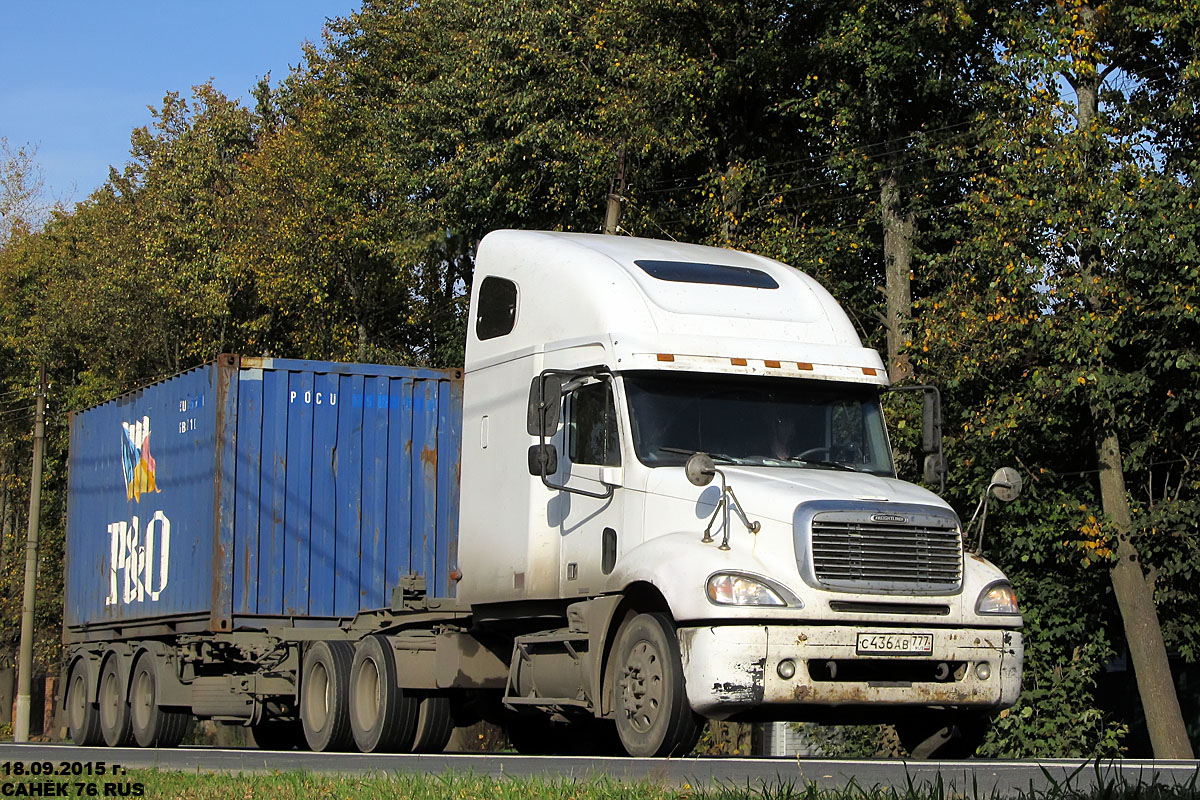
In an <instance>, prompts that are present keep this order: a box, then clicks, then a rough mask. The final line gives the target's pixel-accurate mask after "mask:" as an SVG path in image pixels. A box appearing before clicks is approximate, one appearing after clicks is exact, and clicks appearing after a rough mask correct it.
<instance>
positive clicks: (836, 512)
mask: <svg viewBox="0 0 1200 800" xmlns="http://www.w3.org/2000/svg"><path fill="white" fill-rule="evenodd" d="M469 327H470V330H469V332H468V337H467V346H466V362H465V370H464V399H463V436H462V442H463V444H462V461H461V496H462V498H463V500H462V503H461V506H460V520H459V533H458V536H459V543H458V555H457V572H456V574H457V575H458V580H457V586H456V596H457V603H458V604H459V606H460V607H470V609H471V611H472V614H473V617H474V619H475V624H476V625H477V626H479V627H481V628H482V629H485V630H486V629H487V628H488V627H489V626H490V627H493V628H495V629H497V630H506V631H509V632H510V633H511V634H512V635H513V636H514V642H515V649H514V655H513V664H512V666H511V672H510V677H509V681H508V687H507V689H506V691H505V704H506V705H508V706H509V707H510V708H512V709H515V710H520V711H529V710H533V709H536V710H540V711H542V712H547V711H548V712H550V713H552V714H554V715H555V716H556V717H558V718H561V719H565V720H569V719H571V718H572V717H573V716H574V715H577V714H580V713H583V714H585V715H589V716H593V717H596V718H600V719H611V720H613V721H614V722H615V727H616V731H617V734H618V735H619V738H620V741H621V744H622V745H623V746H624V748H625V749H626V750H627V751H628V752H630V753H631V754H634V755H668V754H671V753H679V752H684V751H686V750H688V749H690V747H691V746H692V744H694V742H695V737H696V736H697V735H698V731H699V723H700V721H701V720H703V719H706V718H707V719H732V720H817V721H825V722H843V723H848V722H878V721H885V722H895V723H897V726H898V730H900V731H901V734H902V736H903V737H906V738H907V741H908V742H911V744H910V747H911V748H918V747H931V746H935V745H945V744H947V743H952V742H954V741H960V742H962V743H963V744H964V745H968V746H969V745H970V744H973V743H972V742H971V739H972V736H973V732H974V731H977V730H980V728H979V726H978V721H979V719H980V718H981V717H982V716H983V715H986V714H988V713H991V712H993V711H995V710H997V709H1000V708H1003V707H1006V706H1009V705H1012V704H1013V703H1014V702H1015V701H1016V698H1017V694H1018V691H1019V686H1020V674H1021V662H1022V639H1021V631H1020V629H1021V617H1020V614H1019V611H1018V609H1017V605H1016V599H1015V596H1014V595H1013V592H1012V589H1011V586H1010V585H1009V584H1008V582H1007V581H1006V579H1005V577H1004V575H1003V574H1002V573H1001V572H1000V570H999V569H997V568H996V567H995V566H993V565H992V564H990V563H988V562H987V561H986V560H984V559H982V558H980V557H977V556H974V555H972V554H970V553H968V552H966V550H965V547H964V543H963V530H962V525H961V523H960V521H959V519H958V517H957V515H956V513H955V512H954V510H953V509H952V508H950V506H949V505H948V504H947V503H946V502H945V501H943V500H942V499H940V498H939V497H938V496H937V495H935V494H933V493H932V492H930V491H927V490H926V489H924V488H921V487H919V486H916V485H913V484H910V483H906V482H904V481H901V480H898V479H897V477H896V472H895V467H894V462H893V458H892V453H891V448H890V444H889V440H888V433H887V428H886V425H885V421H884V415H883V413H882V409H881V406H880V395H881V393H882V392H884V391H887V390H888V378H887V373H886V370H885V369H884V366H883V363H882V361H881V359H880V356H879V354H878V353H877V352H875V351H874V350H871V349H869V348H864V347H863V346H862V343H861V340H860V339H859V337H858V335H857V333H856V332H855V330H854V327H853V325H852V324H851V322H850V320H849V318H848V317H847V315H846V313H845V312H844V311H843V310H842V309H841V307H840V306H839V305H838V304H837V302H836V301H835V300H834V299H833V297H832V296H831V295H830V294H829V293H828V292H827V291H826V290H825V289H824V288H822V287H821V286H820V285H819V284H818V283H817V282H816V281H814V280H813V279H812V278H810V277H809V276H807V275H805V274H803V273H802V272H800V271H799V270H796V269H794V268H792V267H789V266H787V265H785V264H782V263H779V262H776V261H773V260H770V259H766V258H763V257H759V256H755V255H751V254H748V253H743V252H737V251H732V250H724V249H717V248H709V247H702V246H698V245H688V244H679V243H675V242H666V241H654V240H646V239H637V238H628V237H615V236H599V235H588V234H570V233H549V232H529V231H498V232H495V233H492V234H490V235H489V236H487V237H485V238H484V240H483V241H482V243H481V244H480V247H479V250H478V256H477V260H476V272H475V280H474V284H473V289H472V296H471V320H470V326H469ZM556 615H558V616H559V617H561V618H562V620H564V622H565V624H564V625H563V627H561V628H554V627H553V626H550V627H546V626H540V625H532V624H531V623H530V620H532V619H551V618H554V617H555V616H556ZM564 653H565V655H564ZM523 665H524V666H523ZM927 734H931V735H930V736H927ZM938 737H940V739H938ZM928 741H932V742H933V744H932V745H929V744H926V742H928Z"/></svg>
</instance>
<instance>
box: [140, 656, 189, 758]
mask: <svg viewBox="0 0 1200 800" xmlns="http://www.w3.org/2000/svg"><path fill="white" fill-rule="evenodd" d="M158 683H159V682H158V664H157V663H156V662H155V659H154V655H153V654H152V653H143V654H142V655H141V657H140V658H138V660H137V664H136V665H135V666H134V668H133V678H132V679H131V680H130V682H129V722H130V725H131V726H132V728H133V738H134V740H135V741H136V742H137V743H138V746H140V747H176V746H177V745H178V744H179V743H180V742H182V741H183V737H184V736H186V735H187V732H188V727H189V726H190V725H191V722H192V715H191V713H190V712H189V711H181V710H177V709H167V708H163V707H162V706H161V705H159V703H158V696H159V685H158Z"/></svg>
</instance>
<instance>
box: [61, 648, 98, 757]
mask: <svg viewBox="0 0 1200 800" xmlns="http://www.w3.org/2000/svg"><path fill="white" fill-rule="evenodd" d="M66 712H67V730H68V731H69V734H70V737H71V741H72V742H74V743H75V744H77V745H79V746H81V747H92V746H94V745H98V744H100V743H102V742H103V741H104V734H103V733H101V732H100V706H99V705H98V704H97V703H93V702H92V698H91V695H90V694H89V693H88V669H87V661H85V660H84V659H82V658H81V659H79V660H78V661H76V662H75V666H73V667H72V668H71V677H69V678H68V679H67V700H66Z"/></svg>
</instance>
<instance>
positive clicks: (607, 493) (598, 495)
mask: <svg viewBox="0 0 1200 800" xmlns="http://www.w3.org/2000/svg"><path fill="white" fill-rule="evenodd" d="M612 374H613V373H612V370H610V369H609V368H608V367H606V366H604V365H603V364H600V365H597V366H594V367H587V368H586V369H544V370H542V372H541V374H540V375H539V376H538V379H539V380H540V381H542V384H541V385H542V386H545V382H544V381H545V378H546V377H547V376H548V375H563V376H568V377H570V378H571V380H570V381H569V382H568V383H567V384H564V385H563V391H562V394H560V395H559V397H558V398H556V399H555V402H561V401H562V398H563V396H565V395H566V394H567V393H568V389H567V387H568V386H571V384H573V383H574V382H576V381H580V380H583V379H586V378H595V377H598V376H600V375H608V376H609V377H610V378H611V377H612ZM574 388H578V387H572V390H574ZM545 403H546V398H545V397H543V398H542V405H543V406H545ZM542 413H543V414H544V413H545V411H544V408H543V409H542ZM538 445H540V446H541V447H545V446H546V429H545V426H544V425H543V426H540V430H539V431H538ZM541 477H542V484H543V485H545V486H546V488H548V489H554V490H556V491H560V492H569V493H571V494H578V495H583V496H584V497H593V498H595V499H597V500H607V499H608V498H610V497H612V496H613V490H614V489H615V488H616V487H614V486H613V485H612V484H611V483H606V484H604V491H603V492H591V491H588V490H587V489H576V488H574V487H571V486H560V485H558V484H556V483H551V482H550V475H549V474H548V473H547V472H546V462H545V461H543V462H542V475H541Z"/></svg>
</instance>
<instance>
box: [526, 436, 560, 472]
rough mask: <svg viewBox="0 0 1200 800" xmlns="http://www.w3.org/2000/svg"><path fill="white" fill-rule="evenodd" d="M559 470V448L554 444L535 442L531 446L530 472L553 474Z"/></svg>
mask: <svg viewBox="0 0 1200 800" xmlns="http://www.w3.org/2000/svg"><path fill="white" fill-rule="evenodd" d="M556 472H558V450H557V448H555V447H554V445H552V444H535V445H531V446H530V448H529V474H530V475H541V476H543V477H545V476H547V475H553V474H554V473H556Z"/></svg>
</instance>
